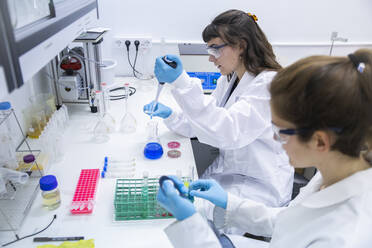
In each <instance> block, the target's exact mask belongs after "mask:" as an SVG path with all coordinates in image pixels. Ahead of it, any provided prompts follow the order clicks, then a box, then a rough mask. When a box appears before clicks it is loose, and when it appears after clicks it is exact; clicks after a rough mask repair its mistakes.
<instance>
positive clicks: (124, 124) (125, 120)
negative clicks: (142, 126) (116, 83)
mask: <svg viewBox="0 0 372 248" xmlns="http://www.w3.org/2000/svg"><path fill="white" fill-rule="evenodd" d="M124 91H125V93H124V95H125V98H124V116H123V117H122V118H121V121H120V129H119V131H120V132H122V133H133V132H135V131H136V128H137V121H136V119H135V118H134V116H133V115H132V114H131V113H130V112H129V110H128V98H129V83H125V84H124Z"/></svg>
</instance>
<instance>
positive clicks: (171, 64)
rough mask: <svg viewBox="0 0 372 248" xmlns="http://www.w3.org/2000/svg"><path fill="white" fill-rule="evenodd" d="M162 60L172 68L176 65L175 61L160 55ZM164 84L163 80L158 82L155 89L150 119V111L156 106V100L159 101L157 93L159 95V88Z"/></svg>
mask: <svg viewBox="0 0 372 248" xmlns="http://www.w3.org/2000/svg"><path fill="white" fill-rule="evenodd" d="M162 60H163V61H164V62H165V63H166V64H168V65H169V66H170V67H172V68H176V67H177V63H176V62H174V61H170V60H168V59H167V58H166V57H165V56H164V57H162ZM164 84H165V82H159V85H158V89H157V91H156V96H155V100H154V103H153V105H152V109H151V115H150V119H152V113H153V112H154V110H155V107H156V104H157V103H158V101H159V95H160V92H161V90H162V89H163V86H164Z"/></svg>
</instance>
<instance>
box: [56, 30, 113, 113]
mask: <svg viewBox="0 0 372 248" xmlns="http://www.w3.org/2000/svg"><path fill="white" fill-rule="evenodd" d="M106 31H107V30H100V31H97V32H96V31H88V32H84V33H82V34H81V35H79V36H78V37H77V38H76V39H75V40H74V42H79V43H82V44H83V47H74V48H72V49H70V48H65V49H64V50H63V51H62V52H61V53H60V56H59V59H57V61H56V62H57V63H55V64H56V65H54V64H52V69H53V73H54V74H53V77H54V79H55V80H54V84H55V89H56V95H57V106H60V105H62V103H64V102H68V103H87V104H89V106H90V108H91V112H92V113H95V112H96V107H97V105H96V104H95V102H94V100H95V91H96V90H101V89H102V86H101V82H102V78H101V75H102V70H103V68H104V67H105V64H104V63H103V62H102V57H101V54H102V53H101V45H102V42H103V36H104V34H105V33H106ZM74 38H75V37H74Z"/></svg>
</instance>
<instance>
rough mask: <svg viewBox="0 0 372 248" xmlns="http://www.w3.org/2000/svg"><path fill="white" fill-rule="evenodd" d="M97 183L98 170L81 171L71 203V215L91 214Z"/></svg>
mask: <svg viewBox="0 0 372 248" xmlns="http://www.w3.org/2000/svg"><path fill="white" fill-rule="evenodd" d="M98 182H99V169H83V170H81V172H80V176H79V181H78V183H77V186H76V189H75V193H74V197H73V199H72V202H71V208H70V212H71V214H90V213H92V212H93V207H94V204H95V198H96V192H97V188H98Z"/></svg>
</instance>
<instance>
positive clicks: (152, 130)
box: [143, 120, 164, 159]
mask: <svg viewBox="0 0 372 248" xmlns="http://www.w3.org/2000/svg"><path fill="white" fill-rule="evenodd" d="M146 131H147V143H146V145H145V148H144V150H143V154H144V155H145V157H146V158H148V159H158V158H160V157H161V156H162V155H163V152H164V151H163V147H162V146H161V144H160V139H159V134H158V122H157V121H155V120H150V121H149V122H148V123H147V125H146Z"/></svg>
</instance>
